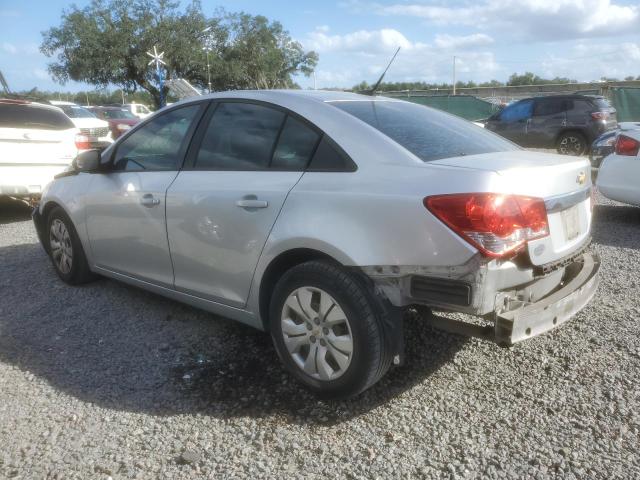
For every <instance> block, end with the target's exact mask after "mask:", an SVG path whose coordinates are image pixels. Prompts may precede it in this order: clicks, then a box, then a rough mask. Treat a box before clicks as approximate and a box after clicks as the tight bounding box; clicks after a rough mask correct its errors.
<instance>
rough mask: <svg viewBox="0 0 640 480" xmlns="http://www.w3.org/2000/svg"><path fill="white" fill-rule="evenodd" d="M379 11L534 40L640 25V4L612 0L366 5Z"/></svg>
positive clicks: (626, 29)
mask: <svg viewBox="0 0 640 480" xmlns="http://www.w3.org/2000/svg"><path fill="white" fill-rule="evenodd" d="M370 8H371V9H372V10H373V11H375V12H376V13H378V14H380V15H401V16H411V17H418V18H422V19H424V20H426V21H427V22H430V23H434V24H440V25H468V26H474V27H476V28H480V29H491V30H492V31H495V29H496V28H507V29H509V30H510V32H511V33H513V32H517V33H519V34H522V35H524V36H526V37H528V38H532V39H535V40H541V41H545V40H554V39H563V38H586V37H596V36H607V35H621V34H624V33H633V32H637V30H638V28H640V7H639V6H638V5H620V4H618V3H615V2H614V1H612V0H480V1H478V2H477V3H475V4H467V5H465V6H455V7H451V6H440V5H428V4H422V3H413V4H406V3H397V4H393V5H387V6H384V5H379V4H373V5H370Z"/></svg>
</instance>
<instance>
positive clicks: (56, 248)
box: [49, 218, 73, 274]
mask: <svg viewBox="0 0 640 480" xmlns="http://www.w3.org/2000/svg"><path fill="white" fill-rule="evenodd" d="M49 245H50V246H51V257H52V258H53V261H54V263H55V265H56V267H57V268H58V270H60V272H61V273H64V274H68V273H69V272H70V271H71V266H72V265H73V246H72V245H71V236H70V235H69V230H68V229H67V226H66V225H65V224H64V222H63V221H62V220H60V219H58V218H56V219H54V220H53V222H51V229H50V231H49Z"/></svg>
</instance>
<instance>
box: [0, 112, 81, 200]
mask: <svg viewBox="0 0 640 480" xmlns="http://www.w3.org/2000/svg"><path fill="white" fill-rule="evenodd" d="M78 133H79V132H78V128H77V127H76V126H75V125H74V124H73V122H72V121H71V120H70V119H69V117H67V116H66V115H65V114H64V113H63V112H62V110H60V109H59V108H58V107H53V106H51V105H43V104H39V103H32V102H28V101H23V100H9V99H0V195H10V196H13V197H37V196H39V195H40V193H41V192H42V190H43V189H44V187H45V185H46V184H47V183H49V182H50V181H51V180H53V177H54V176H55V175H57V174H58V173H61V172H63V171H64V170H65V169H66V168H67V166H68V165H69V164H70V163H71V161H72V160H73V159H74V158H75V156H76V155H77V154H78V147H77V146H76V140H77V138H76V137H77V134H78Z"/></svg>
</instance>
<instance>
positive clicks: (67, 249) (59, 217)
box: [47, 207, 94, 285]
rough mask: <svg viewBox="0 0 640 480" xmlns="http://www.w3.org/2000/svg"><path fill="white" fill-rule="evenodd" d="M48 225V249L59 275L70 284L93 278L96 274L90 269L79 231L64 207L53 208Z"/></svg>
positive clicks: (77, 283)
mask: <svg viewBox="0 0 640 480" xmlns="http://www.w3.org/2000/svg"><path fill="white" fill-rule="evenodd" d="M47 227H48V229H47V232H48V234H47V240H48V242H49V245H48V246H49V248H48V251H49V255H50V256H51V261H52V262H53V266H54V268H55V269H56V273H57V274H58V276H59V277H60V278H61V279H62V280H63V281H65V282H66V283H68V284H70V285H79V284H82V283H86V282H88V281H90V280H92V279H93V278H94V275H93V274H92V273H91V270H89V264H88V262H87V258H86V256H85V254H84V250H83V249H82V243H81V242H80V238H79V237H78V233H77V232H76V229H75V227H74V226H73V222H71V219H70V218H69V216H68V215H67V214H66V213H65V211H64V210H63V209H62V208H60V207H55V208H54V209H53V210H51V213H50V214H49V217H48V219H47Z"/></svg>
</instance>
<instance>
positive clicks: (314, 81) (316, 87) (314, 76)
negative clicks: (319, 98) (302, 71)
mask: <svg viewBox="0 0 640 480" xmlns="http://www.w3.org/2000/svg"><path fill="white" fill-rule="evenodd" d="M313 89H314V90H317V89H318V86H317V84H316V71H315V70H314V71H313Z"/></svg>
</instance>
